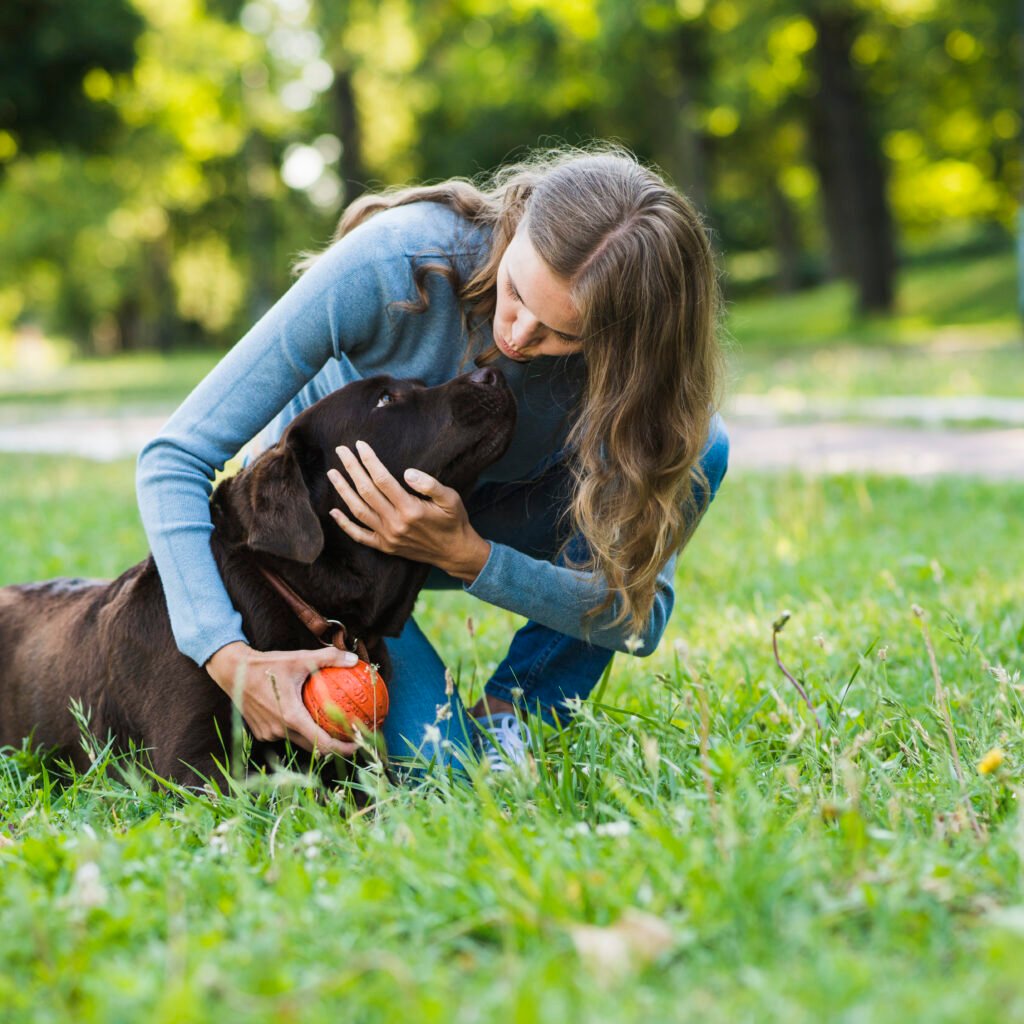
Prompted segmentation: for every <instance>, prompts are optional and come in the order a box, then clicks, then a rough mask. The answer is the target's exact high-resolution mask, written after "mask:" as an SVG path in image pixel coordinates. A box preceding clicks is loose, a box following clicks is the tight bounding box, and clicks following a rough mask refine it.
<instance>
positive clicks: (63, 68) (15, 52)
mask: <svg viewBox="0 0 1024 1024" xmlns="http://www.w3.org/2000/svg"><path fill="white" fill-rule="evenodd" d="M142 26H143V21H142V18H141V17H140V16H139V14H138V12H137V11H136V10H135V9H134V8H133V7H131V6H130V4H128V3H127V2H126V0H91V2H90V3H88V4H82V3H78V2H77V0H45V2H40V0H6V2H5V3H4V6H3V10H2V12H0V132H2V133H4V134H5V135H6V138H7V143H6V145H7V148H10V147H12V146H13V147H14V148H15V150H17V149H21V150H23V151H26V152H36V151H39V150H42V149H50V148H53V147H56V146H73V147H77V148H81V149H85V150H95V149H97V148H102V147H103V145H104V143H110V142H111V141H112V139H113V137H114V135H115V132H116V128H117V125H118V119H117V117H116V115H115V113H114V111H113V110H111V109H110V108H109V107H108V106H107V105H106V104H105V103H103V102H102V101H104V100H106V99H107V98H108V97H109V95H110V92H111V90H112V88H113V84H112V76H113V75H120V74H123V73H125V72H128V71H130V70H131V68H132V65H133V64H134V63H135V49H134V44H135V40H136V38H137V37H138V35H139V33H140V32H141V31H142ZM3 159H5V157H4V156H3V155H0V164H2V162H3Z"/></svg>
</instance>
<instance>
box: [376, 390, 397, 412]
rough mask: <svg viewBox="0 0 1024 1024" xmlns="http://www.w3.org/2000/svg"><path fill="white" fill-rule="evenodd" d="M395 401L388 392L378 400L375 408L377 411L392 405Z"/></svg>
mask: <svg viewBox="0 0 1024 1024" xmlns="http://www.w3.org/2000/svg"><path fill="white" fill-rule="evenodd" d="M393 401H394V399H393V398H392V397H391V395H389V394H388V393H387V392H386V391H385V392H384V393H383V394H382V395H381V396H380V398H378V399H377V404H376V405H375V406H374V408H375V409H379V408H380V407H381V406H382V405H390V404H391V402H393Z"/></svg>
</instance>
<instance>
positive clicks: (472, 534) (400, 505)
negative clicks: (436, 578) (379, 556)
mask: <svg viewBox="0 0 1024 1024" xmlns="http://www.w3.org/2000/svg"><path fill="white" fill-rule="evenodd" d="M337 451H338V457H339V458H340V459H341V463H342V465H343V466H344V467H345V471H346V472H347V473H348V475H349V477H350V478H351V479H352V483H353V484H354V485H355V488H354V489H353V487H352V486H351V485H350V484H349V483H348V481H347V480H346V479H345V478H344V476H342V475H341V473H339V472H338V471H337V470H336V469H331V470H328V472H327V478H328V479H329V480H330V481H331V483H332V484H333V486H334V489H335V490H336V491H337V492H338V496H339V497H340V498H341V500H342V501H343V502H344V503H345V505H346V506H347V508H348V511H349V513H350V515H351V516H354V517H355V518H356V519H358V520H359V522H358V523H357V522H353V520H352V519H351V518H350V517H349V516H347V515H345V513H344V512H343V511H342V510H341V509H337V508H335V509H331V517H332V518H333V519H334V521H335V522H336V523H337V524H338V526H340V527H341V529H342V530H343V531H344V532H345V533H346V534H347V535H348V536H349V537H351V538H352V539H353V540H355V541H358V542H359V543H360V544H365V545H367V546H368V547H371V548H376V549H377V550H378V551H385V552H387V553H388V554H391V555H401V556H402V557H403V558H409V559H412V560H413V561H414V562H429V563H430V564H431V565H436V566H438V567H439V568H441V569H443V570H444V571H445V572H447V573H449V574H450V575H452V576H455V577H457V578H458V579H461V580H465V581H466V582H467V583H471V582H472V581H473V580H475V579H476V577H477V575H478V574H479V572H480V570H481V569H482V568H483V567H484V563H485V562H486V561H487V558H488V556H489V555H490V552H491V546H490V544H488V543H487V541H485V540H484V539H483V537H481V536H480V534H478V533H477V532H476V530H474V529H473V527H472V526H471V525H470V522H469V516H468V515H467V513H466V507H465V505H463V503H462V498H460V497H459V494H458V492H457V491H455V490H452V488H450V487H445V486H444V484H442V483H441V482H440V481H439V480H435V479H434V478H433V477H431V476H427V474H426V473H421V472H420V471H419V470H416V469H407V470H406V471H405V480H406V483H408V485H409V486H410V487H412V488H414V489H415V490H416V492H417V493H416V494H410V493H409V492H408V491H407V490H406V489H405V488H404V487H403V486H402V485H401V484H400V483H399V482H398V481H397V480H396V479H395V478H394V477H393V476H392V475H391V473H390V472H389V471H388V469H387V468H386V467H385V465H384V463H382V462H381V461H380V459H378V458H377V456H376V454H375V453H374V451H373V449H372V448H371V447H370V446H369V445H368V444H366V443H365V442H364V441H357V442H356V452H353V451H351V449H349V448H347V447H345V445H342V446H341V447H340V448H338V449H337ZM357 453H358V454H357ZM360 524H362V525H360Z"/></svg>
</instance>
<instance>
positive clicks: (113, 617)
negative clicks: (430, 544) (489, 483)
mask: <svg viewBox="0 0 1024 1024" xmlns="http://www.w3.org/2000/svg"><path fill="white" fill-rule="evenodd" d="M515 418H516V408H515V399H514V398H513V396H512V393H511V391H510V390H509V388H508V386H507V385H506V383H505V380H504V378H503V377H502V376H501V374H500V373H499V372H498V371H496V370H493V369H479V370H475V371H473V372H472V373H467V374H464V375H462V376H460V377H457V378H455V379H454V380H451V381H449V382H448V383H446V384H443V385H440V386H438V387H432V388H428V387H426V386H424V385H423V384H421V383H418V382H415V381H401V380H395V379H393V378H390V377H373V378H368V379H366V380H360V381H357V382H355V383H353V384H349V385H348V386H346V387H344V388H342V389H340V390H339V391H336V392H335V393H333V394H331V395H328V396H327V397H326V398H323V399H321V400H320V401H319V402H317V403H316V404H315V405H313V406H311V407H310V408H309V409H307V410H306V411H304V412H303V413H302V414H300V415H299V416H297V417H296V418H295V420H293V421H292V423H291V424H290V425H289V426H288V429H287V430H286V431H285V433H284V435H283V436H282V438H281V440H280V441H279V442H278V443H277V444H276V445H274V446H273V447H272V448H269V449H268V450H267V451H265V452H263V453H262V454H261V455H260V456H259V457H258V458H257V459H256V460H254V461H253V462H252V463H251V464H250V465H249V466H247V467H246V468H245V469H243V470H242V471H241V472H239V473H238V474H237V475H236V476H233V477H230V478H228V479H226V480H224V481H223V482H222V483H221V484H220V485H219V486H218V487H217V488H216V490H215V491H214V493H213V496H212V498H211V514H212V520H213V525H214V529H213V534H212V538H211V541H210V546H211V548H212V550H213V554H214V557H215V559H216V561H217V565H218V567H219V568H220V572H221V576H222V577H223V579H224V583H225V585H226V586H227V590H228V593H229V594H230V595H231V599H232V602H233V603H234V606H235V607H236V608H237V609H238V611H239V612H240V613H241V616H242V621H243V625H244V629H245V634H246V636H247V637H248V638H249V641H250V643H251V644H252V645H253V646H254V647H256V648H257V649H259V650H305V649H309V648H311V647H314V646H316V640H315V639H314V638H313V636H312V634H311V632H310V629H309V627H308V626H307V625H306V624H304V623H303V621H302V620H301V619H300V618H299V616H298V614H296V611H295V608H294V605H293V603H292V602H291V601H289V600H287V599H286V598H285V597H284V596H282V588H281V587H280V585H279V584H280V582H281V581H283V582H284V584H285V590H286V591H287V590H290V591H292V592H293V593H294V594H296V595H298V597H299V598H300V599H301V601H302V602H304V603H305V604H307V605H308V606H310V607H311V608H312V609H315V610H316V612H318V613H320V615H322V616H323V617H325V618H327V619H333V620H337V621H338V622H341V623H344V625H345V627H346V628H347V630H348V634H349V636H350V637H358V638H362V639H363V640H365V641H366V643H367V647H368V655H369V657H370V659H371V660H372V661H374V662H376V663H377V664H378V665H380V666H381V673H382V675H383V676H384V678H385V680H386V679H387V677H388V661H387V652H386V648H385V646H384V642H383V640H382V639H381V638H382V637H385V636H397V635H398V633H399V632H400V631H401V629H402V626H403V625H404V623H405V622H406V620H407V619H408V617H409V615H410V614H411V612H412V607H413V603H414V602H415V600H416V595H417V593H418V592H419V590H420V588H421V587H422V586H423V584H424V582H425V580H426V576H427V573H428V572H429V566H427V565H425V564H423V563H419V562H412V561H409V560H408V559H404V558H399V557H397V556H394V555H386V554H383V553H382V552H379V551H376V550H374V549H372V548H368V547H365V546H364V545H361V544H357V543H355V542H354V541H352V540H350V539H349V538H348V537H346V536H345V534H344V533H343V532H342V531H341V530H340V529H339V528H338V527H337V525H336V524H335V523H334V522H333V520H332V519H331V518H330V515H329V511H330V509H331V508H332V507H333V506H335V505H336V504H337V502H338V498H337V494H336V493H335V492H334V489H333V488H332V487H331V485H330V482H329V481H328V480H327V477H326V473H327V470H328V469H329V468H330V467H331V466H334V467H335V468H337V469H338V470H340V471H341V472H343V473H344V469H343V467H342V465H341V462H340V460H339V459H338V456H337V454H336V452H335V449H336V448H337V446H338V445H342V444H345V445H348V446H349V447H350V448H352V447H353V446H354V444H355V442H356V440H358V439H362V440H364V441H366V442H367V443H368V444H369V445H370V446H371V447H372V448H373V449H374V451H375V452H376V453H377V455H378V456H379V457H380V459H381V461H382V462H383V463H384V465H385V466H387V468H388V469H389V470H390V471H391V473H393V474H394V476H395V477H396V478H397V479H398V480H402V473H403V471H404V470H405V469H407V468H409V467H413V466H414V467H416V468H418V469H422V470H424V471H425V472H427V473H429V474H430V475H431V476H434V477H436V478H438V479H439V480H441V482H442V483H444V484H446V485H447V486H449V487H452V488H454V489H455V490H457V491H458V492H459V493H460V494H461V495H462V496H463V497H465V496H466V494H467V493H468V491H469V490H470V489H471V488H472V486H473V484H474V482H475V481H476V478H477V477H478V475H479V474H480V473H481V471H482V470H484V469H485V468H486V467H487V466H488V465H490V464H491V463H492V462H495V461H496V460H497V459H499V458H500V457H501V456H502V454H504V452H505V450H506V449H507V447H508V445H509V442H510V441H511V438H512V431H513V428H514V426H515ZM267 573H270V574H271V576H273V577H274V578H275V579H274V581H273V582H271V580H270V579H269V578H268V576H267V575H266V574H267ZM73 699H77V700H80V701H81V702H82V705H83V706H84V708H85V709H86V711H87V712H88V714H89V715H90V726H91V729H92V731H93V733H94V734H95V735H97V736H98V737H100V738H103V737H106V736H107V735H112V736H113V737H114V739H115V742H116V747H117V748H118V749H126V748H127V747H128V743H129V741H134V742H135V744H136V745H138V746H141V747H144V748H146V750H147V751H148V755H149V758H150V760H151V762H152V766H153V769H154V770H155V771H156V773H157V774H158V775H160V776H162V777H165V778H169V779H173V780H175V781H177V782H179V783H182V784H185V785H195V784H197V783H198V782H199V781H200V780H199V777H200V776H206V777H211V776H213V775H215V773H216V765H215V761H214V758H215V757H221V756H222V754H221V752H222V750H223V744H222V741H221V739H220V738H219V737H225V738H227V737H229V736H230V735H231V703H230V700H229V699H228V697H227V696H226V695H225V694H224V693H223V692H222V691H221V690H220V688H219V687H218V686H217V685H216V684H215V683H214V682H213V680H211V679H210V677H209V676H208V675H207V673H206V671H205V669H203V668H200V667H198V666H197V665H196V664H195V663H194V662H193V661H191V660H190V659H189V658H187V657H186V656H185V655H183V654H181V653H180V652H179V651H178V649H177V647H176V646H175V644H174V639H173V637H172V635H171V626H170V620H169V618H168V615H167V607H166V604H165V602H164V595H163V590H162V588H161V585H160V579H159V576H158V574H157V569H156V566H155V565H154V563H153V559H152V556H150V557H148V558H146V559H145V560H144V561H142V562H140V563H139V564H138V565H136V566H133V567H132V568H131V569H129V570H128V571H127V572H126V573H124V574H123V575H122V576H120V577H119V578H118V579H116V580H113V581H97V580H78V579H58V580H51V581H48V582H45V583H29V584H23V585H19V586H9V587H5V588H3V589H0V745H4V744H17V743H19V742H20V741H21V739H22V738H23V737H25V736H29V735H31V736H32V738H33V740H34V741H35V742H36V743H38V744H40V745H42V746H44V747H47V748H56V751H57V752H58V753H59V754H60V755H61V756H64V757H66V758H68V759H70V760H71V761H72V762H73V763H74V764H75V766H76V767H77V768H79V769H80V770H82V769H84V768H86V767H87V766H88V759H87V757H86V755H85V752H84V751H83V750H82V748H81V744H80V737H79V730H78V726H77V724H76V722H75V720H74V718H73V716H72V714H71V713H70V711H69V704H70V702H71V701H72V700H73ZM274 746H275V745H270V744H259V743H254V752H255V753H256V754H257V755H258V756H259V758H260V759H263V760H265V755H266V753H267V750H268V749H273V748H274ZM277 746H278V747H279V746H280V745H277Z"/></svg>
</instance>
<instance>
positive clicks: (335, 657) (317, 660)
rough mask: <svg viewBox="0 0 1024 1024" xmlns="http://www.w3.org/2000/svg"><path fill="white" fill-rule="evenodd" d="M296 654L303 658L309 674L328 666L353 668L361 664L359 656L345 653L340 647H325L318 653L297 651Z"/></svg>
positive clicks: (348, 652) (350, 652) (317, 651)
mask: <svg viewBox="0 0 1024 1024" xmlns="http://www.w3.org/2000/svg"><path fill="white" fill-rule="evenodd" d="M295 653H296V655H299V656H301V657H302V659H303V661H304V663H305V667H306V669H307V672H315V671H316V670H317V669H318V668H324V667H325V666H327V665H339V666H341V667H342V668H351V667H352V666H353V665H356V664H358V662H359V656H358V655H357V654H353V653H352V651H343V650H341V649H340V648H338V647H323V648H320V649H319V650H316V651H296V652H295Z"/></svg>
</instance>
